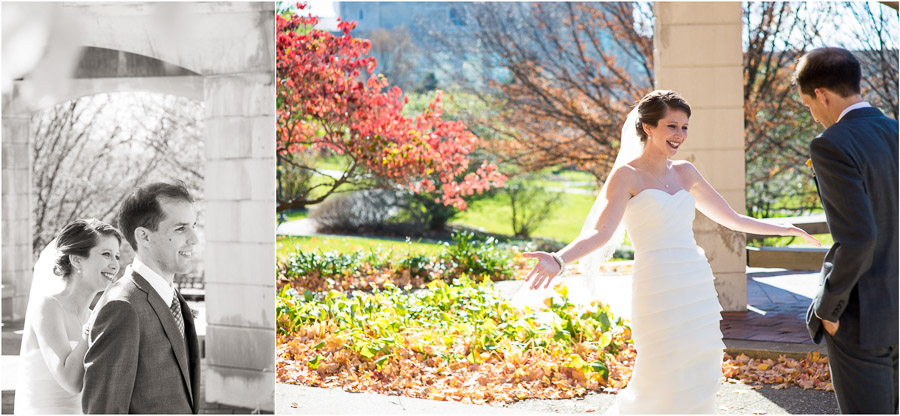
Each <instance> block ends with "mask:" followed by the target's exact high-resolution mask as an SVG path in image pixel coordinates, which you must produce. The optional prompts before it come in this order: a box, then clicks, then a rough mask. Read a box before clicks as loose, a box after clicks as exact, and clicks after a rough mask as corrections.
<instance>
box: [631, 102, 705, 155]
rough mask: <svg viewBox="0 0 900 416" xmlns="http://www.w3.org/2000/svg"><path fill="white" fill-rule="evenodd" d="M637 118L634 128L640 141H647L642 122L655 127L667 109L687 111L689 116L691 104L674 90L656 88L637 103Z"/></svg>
mask: <svg viewBox="0 0 900 416" xmlns="http://www.w3.org/2000/svg"><path fill="white" fill-rule="evenodd" d="M637 109H638V120H637V121H636V122H635V126H634V128H635V129H637V135H638V137H640V138H641V143H645V142H646V141H647V132H645V131H644V126H643V125H644V124H646V125H648V126H652V127H656V126H657V125H658V124H659V120H660V119H662V118H663V116H665V115H666V111H668V110H670V109H671V110H680V111H684V112H685V113H687V116H688V118H691V106H690V105H688V103H687V101H685V100H684V98H682V97H681V95H678V93H677V92H675V91H670V90H656V91H653V92H651V93H650V94H647V95H645V96H644V98H641V100H640V101H638V103H637Z"/></svg>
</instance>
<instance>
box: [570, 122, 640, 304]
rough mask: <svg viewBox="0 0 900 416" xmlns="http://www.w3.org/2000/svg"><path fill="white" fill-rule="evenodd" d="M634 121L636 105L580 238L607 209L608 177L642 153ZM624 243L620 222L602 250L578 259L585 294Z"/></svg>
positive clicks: (622, 228) (592, 290) (622, 226)
mask: <svg viewBox="0 0 900 416" xmlns="http://www.w3.org/2000/svg"><path fill="white" fill-rule="evenodd" d="M637 121H638V110H637V106H635V107H634V108H633V109H632V110H631V112H630V113H628V117H627V118H626V119H625V124H624V125H622V134H621V135H620V136H619V153H618V155H616V161H615V162H614V163H613V167H612V169H611V170H610V171H609V175H607V181H606V183H604V184H603V187H602V188H600V194H598V195H597V199H596V200H595V201H594V205H593V206H591V211H590V212H589V213H588V215H587V218H586V219H585V220H584V225H582V226H581V235H585V234H587V233H589V232H591V231H593V230H594V229H595V228H596V227H597V220H599V219H600V214H601V213H602V212H603V209H604V208H606V189H607V186H606V185H607V184H608V183H609V179H608V178H611V177H612V175H613V173H615V171H616V170H617V169H619V168H620V167H622V166H623V165H625V164H626V163H628V162H631V161H632V160H634V159H636V158H637V157H638V156H640V155H641V152H642V151H643V150H644V146H643V144H642V143H641V140H640V138H639V137H638V135H637V130H636V129H635V126H636V125H637ZM624 240H625V226H624V225H623V224H622V223H619V224H618V226H617V227H616V231H615V232H614V233H613V235H612V237H610V239H609V241H607V243H606V244H605V245H603V247H600V248H599V249H597V250H595V251H593V252H592V253H590V254H588V255H586V256H584V257H582V258H581V260H579V261H578V271H579V272H580V274H581V276H582V277H581V278H582V279H583V283H584V286H585V288H586V289H587V293H589V294H591V295H595V294H597V293H598V290H597V288H596V279H595V277H596V276H597V275H598V274H600V265H601V264H602V263H603V262H605V261H607V260H609V259H611V258H612V256H613V254H614V253H615V252H616V248H617V247H618V246H619V245H621V244H622V242H623V241H624Z"/></svg>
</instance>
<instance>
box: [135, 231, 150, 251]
mask: <svg viewBox="0 0 900 416" xmlns="http://www.w3.org/2000/svg"><path fill="white" fill-rule="evenodd" d="M134 240H135V241H136V242H137V243H138V246H140V245H141V242H144V243H149V242H150V230H148V229H146V228H144V227H137V228H135V229H134Z"/></svg>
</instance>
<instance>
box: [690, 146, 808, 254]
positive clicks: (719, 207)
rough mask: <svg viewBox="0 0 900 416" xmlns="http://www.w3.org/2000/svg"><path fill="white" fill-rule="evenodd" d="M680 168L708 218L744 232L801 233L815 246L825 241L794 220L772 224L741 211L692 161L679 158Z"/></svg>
mask: <svg viewBox="0 0 900 416" xmlns="http://www.w3.org/2000/svg"><path fill="white" fill-rule="evenodd" d="M679 169H683V175H682V177H683V178H685V179H686V181H687V182H688V183H689V185H688V187H689V189H688V191H690V192H691V195H693V196H694V199H695V200H696V201H697V210H699V211H700V212H702V213H703V215H706V216H707V217H709V219H711V220H713V221H715V222H717V223H719V224H722V225H723V226H725V227H727V228H730V229H732V230H735V231H740V232H742V233H750V234H763V235H784V236H796V237H802V238H803V239H804V240H806V242H807V243H810V244H813V245H816V246H821V245H822V243H821V242H820V241H819V240H817V239H816V238H815V237H813V236H811V235H809V234H808V233H807V232H806V231H803V230H801V229H799V228H797V227H794V226H793V225H791V224H788V223H785V225H777V224H770V223H767V222H763V221H759V220H757V219H755V218H751V217H748V216H746V215H741V214H738V213H737V212H735V211H734V209H732V208H731V206H730V205H728V202H726V201H725V198H722V195H720V194H719V193H718V192H716V190H715V189H713V187H712V185H710V184H709V182H707V181H706V178H704V177H703V175H701V174H700V172H699V171H698V170H697V168H695V167H694V165H692V164H691V163H690V162H680V163H679Z"/></svg>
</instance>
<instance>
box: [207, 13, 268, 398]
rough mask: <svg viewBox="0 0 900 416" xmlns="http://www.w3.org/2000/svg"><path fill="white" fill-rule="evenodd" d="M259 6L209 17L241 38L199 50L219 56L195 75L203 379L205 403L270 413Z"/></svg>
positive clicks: (263, 51)
mask: <svg viewBox="0 0 900 416" xmlns="http://www.w3.org/2000/svg"><path fill="white" fill-rule="evenodd" d="M261 4H262V3H257V4H256V5H249V6H246V7H244V6H243V5H242V6H236V7H237V8H238V9H239V10H229V11H230V12H232V13H229V14H230V15H229V17H228V19H229V23H228V24H225V22H223V21H221V20H219V19H210V20H209V22H210V26H211V29H210V30H217V31H221V30H223V29H222V28H223V27H226V29H225V30H228V31H232V30H237V29H236V28H240V29H241V30H240V31H238V32H239V33H240V38H239V39H234V42H230V43H226V42H222V43H217V44H214V45H208V46H210V47H211V48H214V49H212V50H206V51H204V52H203V53H204V54H205V55H207V56H208V57H212V56H219V57H220V59H218V60H216V61H215V62H220V64H219V65H220V66H219V67H218V68H214V69H213V71H211V73H206V74H204V75H205V76H204V91H205V93H204V95H205V99H204V100H205V118H204V130H205V133H204V134H205V139H206V140H205V143H206V161H207V165H206V166H207V169H206V189H205V193H206V194H205V195H204V198H203V200H204V203H205V210H206V221H205V222H206V226H205V234H206V249H205V252H206V254H205V258H204V265H205V267H206V307H207V321H208V326H207V328H206V361H207V373H206V379H205V383H206V401H207V402H212V403H221V404H226V405H231V406H239V407H244V408H255V409H261V410H263V411H274V406H275V402H274V394H275V311H274V305H275V48H274V45H275V43H274V41H275V37H274V29H275V22H274V10H273V5H272V4H271V3H270V4H267V5H266V6H259V5H261ZM215 12H216V14H217V13H218V10H216V11H215ZM233 12H238V13H233ZM223 14H224V13H223ZM220 16H221V15H220ZM199 20H200V21H204V19H203V18H201V19H199ZM242 42H243V43H250V44H251V46H253V48H254V51H255V54H254V55H253V56H249V57H248V55H247V54H246V53H245V52H244V51H246V50H247V49H248V48H249V46H247V45H245V44H243V43H242Z"/></svg>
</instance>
